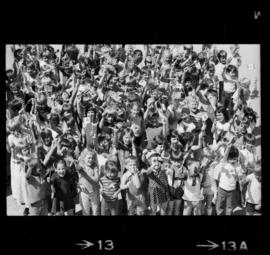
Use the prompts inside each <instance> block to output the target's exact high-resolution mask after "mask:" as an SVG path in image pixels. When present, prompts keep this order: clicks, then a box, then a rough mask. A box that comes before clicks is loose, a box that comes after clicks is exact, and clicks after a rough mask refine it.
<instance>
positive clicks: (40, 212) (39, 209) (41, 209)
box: [29, 199, 48, 216]
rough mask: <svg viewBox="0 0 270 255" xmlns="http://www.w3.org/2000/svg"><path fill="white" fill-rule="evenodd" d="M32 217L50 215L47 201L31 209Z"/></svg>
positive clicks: (38, 203) (33, 205)
mask: <svg viewBox="0 0 270 255" xmlns="http://www.w3.org/2000/svg"><path fill="white" fill-rule="evenodd" d="M29 214H30V216H45V215H46V216H47V215H48V201H47V199H43V200H41V201H38V202H36V203H34V204H32V205H30V208H29Z"/></svg>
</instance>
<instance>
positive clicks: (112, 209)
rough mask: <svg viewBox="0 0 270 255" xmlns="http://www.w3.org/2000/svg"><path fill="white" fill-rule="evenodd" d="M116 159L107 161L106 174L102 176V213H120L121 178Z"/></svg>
mask: <svg viewBox="0 0 270 255" xmlns="http://www.w3.org/2000/svg"><path fill="white" fill-rule="evenodd" d="M118 172H119V170H118V169H117V164H116V162H115V161H107V162H106V163H105V175H104V176H102V177H101V178H100V184H101V195H102V199H101V215H108V213H109V214H110V215H119V197H118V195H119V193H120V191H121V190H120V178H119V177H118Z"/></svg>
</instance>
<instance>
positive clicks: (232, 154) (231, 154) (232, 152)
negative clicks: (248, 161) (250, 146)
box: [228, 146, 239, 159]
mask: <svg viewBox="0 0 270 255" xmlns="http://www.w3.org/2000/svg"><path fill="white" fill-rule="evenodd" d="M238 157H239V150H238V149H237V148H236V147H235V146H232V147H231V149H230V151H229V154H228V159H235V158H238Z"/></svg>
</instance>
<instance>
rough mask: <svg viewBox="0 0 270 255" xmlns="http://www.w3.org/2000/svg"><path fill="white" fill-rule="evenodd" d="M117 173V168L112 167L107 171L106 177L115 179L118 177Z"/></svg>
mask: <svg viewBox="0 0 270 255" xmlns="http://www.w3.org/2000/svg"><path fill="white" fill-rule="evenodd" d="M117 173H118V171H117V169H114V168H113V169H110V170H109V171H106V177H107V178H108V179H114V178H116V177H117Z"/></svg>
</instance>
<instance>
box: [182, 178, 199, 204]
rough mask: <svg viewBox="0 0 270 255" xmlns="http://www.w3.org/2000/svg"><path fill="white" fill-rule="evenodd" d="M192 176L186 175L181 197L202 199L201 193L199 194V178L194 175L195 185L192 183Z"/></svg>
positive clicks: (190, 199) (195, 200)
mask: <svg viewBox="0 0 270 255" xmlns="http://www.w3.org/2000/svg"><path fill="white" fill-rule="evenodd" d="M192 183H193V178H192V177H188V178H187V180H186V181H185V185H184V195H183V199H184V200H186V201H192V202H198V201H201V200H203V195H202V194H201V183H200V178H199V177H196V182H195V185H192Z"/></svg>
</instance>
